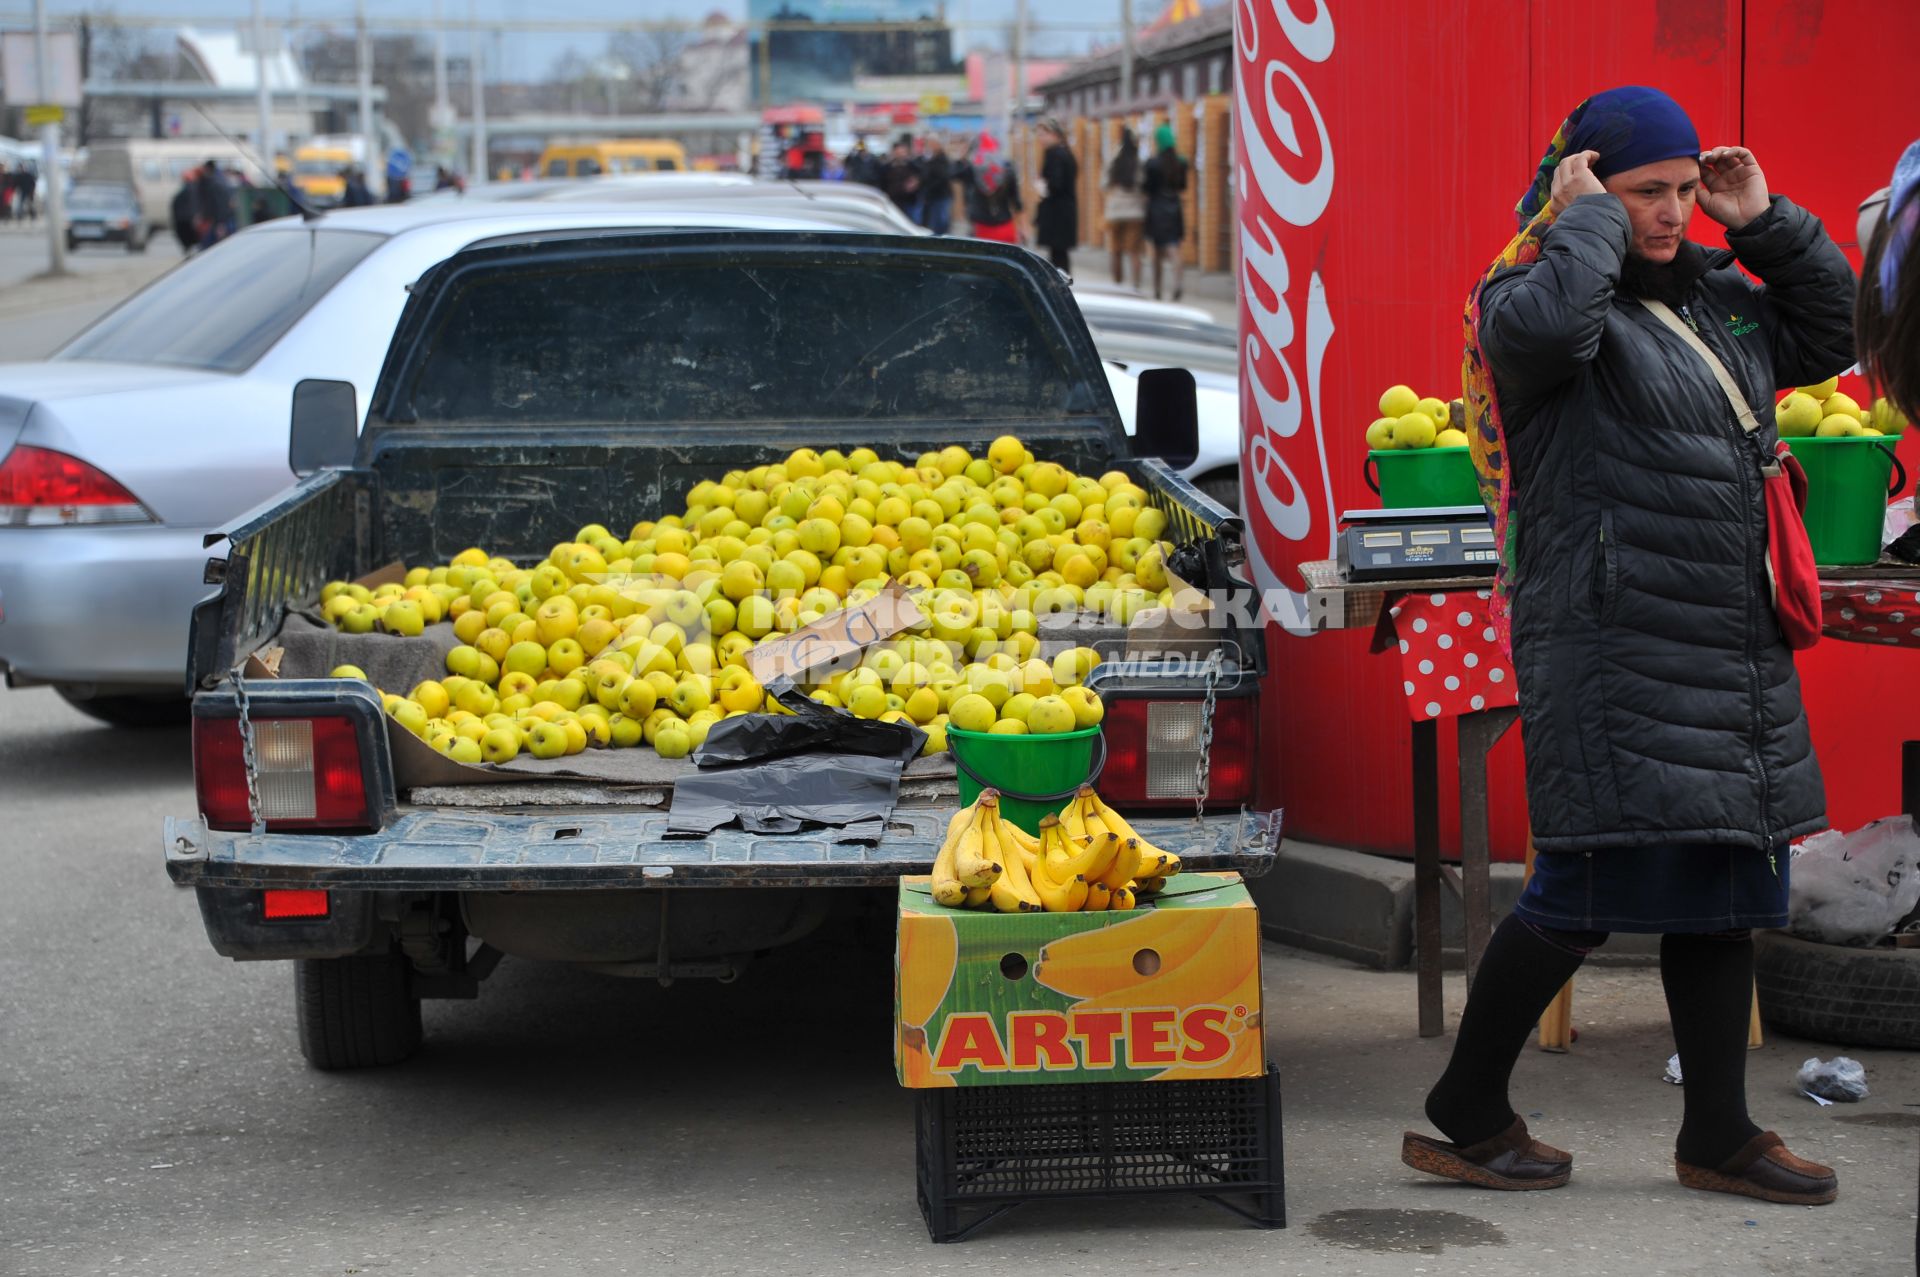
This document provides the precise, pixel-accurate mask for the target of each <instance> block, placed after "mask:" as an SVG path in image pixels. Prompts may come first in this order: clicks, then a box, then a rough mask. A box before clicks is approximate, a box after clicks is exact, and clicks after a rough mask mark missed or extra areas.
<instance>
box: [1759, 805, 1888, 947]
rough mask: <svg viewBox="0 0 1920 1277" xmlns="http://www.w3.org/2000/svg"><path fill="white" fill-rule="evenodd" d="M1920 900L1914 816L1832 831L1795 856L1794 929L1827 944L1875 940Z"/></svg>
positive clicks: (1791, 922)
mask: <svg viewBox="0 0 1920 1277" xmlns="http://www.w3.org/2000/svg"><path fill="white" fill-rule="evenodd" d="M1916 904H1920V837H1916V836H1915V834H1914V831H1913V818H1912V817H1911V816H1890V817H1888V818H1887V819H1885V820H1876V821H1874V822H1873V823H1872V824H1868V825H1863V826H1861V827H1860V828H1859V829H1856V830H1854V831H1853V832H1852V833H1848V834H1842V833H1839V832H1837V831H1833V830H1829V831H1828V832H1826V833H1823V834H1816V835H1814V836H1813V837H1812V838H1809V839H1807V840H1806V842H1804V843H1802V844H1801V845H1800V847H1799V849H1798V850H1797V851H1796V852H1795V853H1794V857H1793V871H1792V874H1791V878H1790V881H1789V884H1788V904H1787V910H1788V916H1789V922H1788V929H1789V930H1791V931H1792V932H1793V933H1794V934H1795V935H1798V936H1802V937H1805V938H1806V939H1808V940H1816V941H1819V942H1820V943H1822V944H1847V945H1870V944H1874V943H1877V942H1878V941H1879V940H1880V939H1881V938H1882V937H1883V936H1885V935H1886V934H1887V933H1888V932H1890V931H1892V930H1893V929H1894V927H1896V926H1897V925H1899V923H1900V920H1901V919H1902V918H1905V917H1906V916H1907V915H1908V914H1909V913H1911V912H1912V911H1913V908H1914V906H1915V905H1916Z"/></svg>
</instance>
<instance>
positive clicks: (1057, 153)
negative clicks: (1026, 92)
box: [1033, 119, 1080, 270]
mask: <svg viewBox="0 0 1920 1277" xmlns="http://www.w3.org/2000/svg"><path fill="white" fill-rule="evenodd" d="M1040 140H1041V141H1042V142H1044V143H1045V144H1046V148H1047V149H1046V152H1045V154H1043V155H1042V156H1041V157H1040V181H1041V183H1042V184H1043V186H1044V189H1045V190H1046V194H1045V195H1043V196H1041V197H1040V206H1039V208H1037V209H1036V210H1035V211H1034V233H1033V237H1034V239H1035V240H1037V241H1039V243H1040V245H1041V247H1043V248H1045V249H1046V250H1047V257H1048V258H1049V259H1050V260H1051V261H1052V262H1053V264H1054V265H1055V266H1058V267H1059V268H1060V269H1061V270H1067V269H1069V266H1068V260H1067V258H1068V254H1070V253H1071V252H1072V251H1073V250H1074V249H1075V248H1076V247H1078V246H1079V244H1080V197H1079V195H1078V194H1076V192H1077V191H1078V189H1079V182H1080V164H1079V162H1078V161H1077V160H1075V159H1074V158H1073V152H1072V151H1070V150H1068V149H1067V135H1066V134H1065V132H1063V131H1062V130H1061V127H1060V122H1059V121H1058V120H1055V119H1047V120H1043V121H1041V124H1040Z"/></svg>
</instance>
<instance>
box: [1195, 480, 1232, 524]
mask: <svg viewBox="0 0 1920 1277" xmlns="http://www.w3.org/2000/svg"><path fill="white" fill-rule="evenodd" d="M1193 486H1194V487H1196V488H1198V489H1200V491H1202V492H1204V493H1206V494H1207V495H1208V496H1210V497H1212V498H1213V499H1214V500H1215V501H1218V502H1219V503H1220V504H1221V505H1223V506H1225V507H1226V508H1227V509H1229V510H1231V511H1233V512H1234V513H1235V514H1238V513H1240V472H1239V471H1238V470H1211V471H1208V472H1207V473H1206V474H1203V475H1200V476H1199V477H1197V478H1196V479H1194V481H1193Z"/></svg>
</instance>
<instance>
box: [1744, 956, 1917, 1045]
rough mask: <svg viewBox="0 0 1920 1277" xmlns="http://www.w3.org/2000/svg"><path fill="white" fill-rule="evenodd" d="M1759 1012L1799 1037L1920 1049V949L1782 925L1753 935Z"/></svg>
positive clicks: (1772, 1023)
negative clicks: (1861, 942)
mask: <svg viewBox="0 0 1920 1277" xmlns="http://www.w3.org/2000/svg"><path fill="white" fill-rule="evenodd" d="M1753 942H1754V943H1753V976H1754V985H1755V987H1756V989H1757V990H1758V993H1759V997H1760V1014H1761V1016H1762V1017H1764V1018H1765V1020H1766V1021H1767V1023H1768V1024H1770V1025H1772V1026H1773V1027H1774V1028H1776V1029H1782V1030H1784V1031H1786V1032H1788V1033H1791V1034H1793V1035H1794V1036H1795V1037H1802V1038H1813V1039H1816V1040H1818V1041H1821V1042H1837V1043H1840V1044H1842V1045H1845V1046H1890V1047H1905V1048H1908V1049H1912V1048H1914V1047H1920V949H1890V948H1879V947H1876V948H1871V949H1856V948H1853V947H1851V946H1849V945H1839V944H1820V943H1818V942H1816V941H1813V940H1802V939H1801V938H1800V937H1799V936H1794V935H1789V934H1787V933H1786V932H1784V931H1758V932H1755V933H1754V937H1753Z"/></svg>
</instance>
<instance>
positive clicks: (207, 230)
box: [194, 160, 234, 248]
mask: <svg viewBox="0 0 1920 1277" xmlns="http://www.w3.org/2000/svg"><path fill="white" fill-rule="evenodd" d="M194 209H195V214H196V217H197V220H198V225H199V229H200V247H201V248H212V247H213V246H214V245H215V244H218V243H219V242H220V241H221V240H223V239H225V238H226V237H227V236H229V235H231V234H233V231H234V213H233V187H232V185H231V184H229V183H228V181H227V178H226V174H224V173H222V172H221V171H220V161H218V160H208V161H207V162H206V163H205V164H203V165H201V167H200V178H199V180H198V181H197V182H195V183H194Z"/></svg>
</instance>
